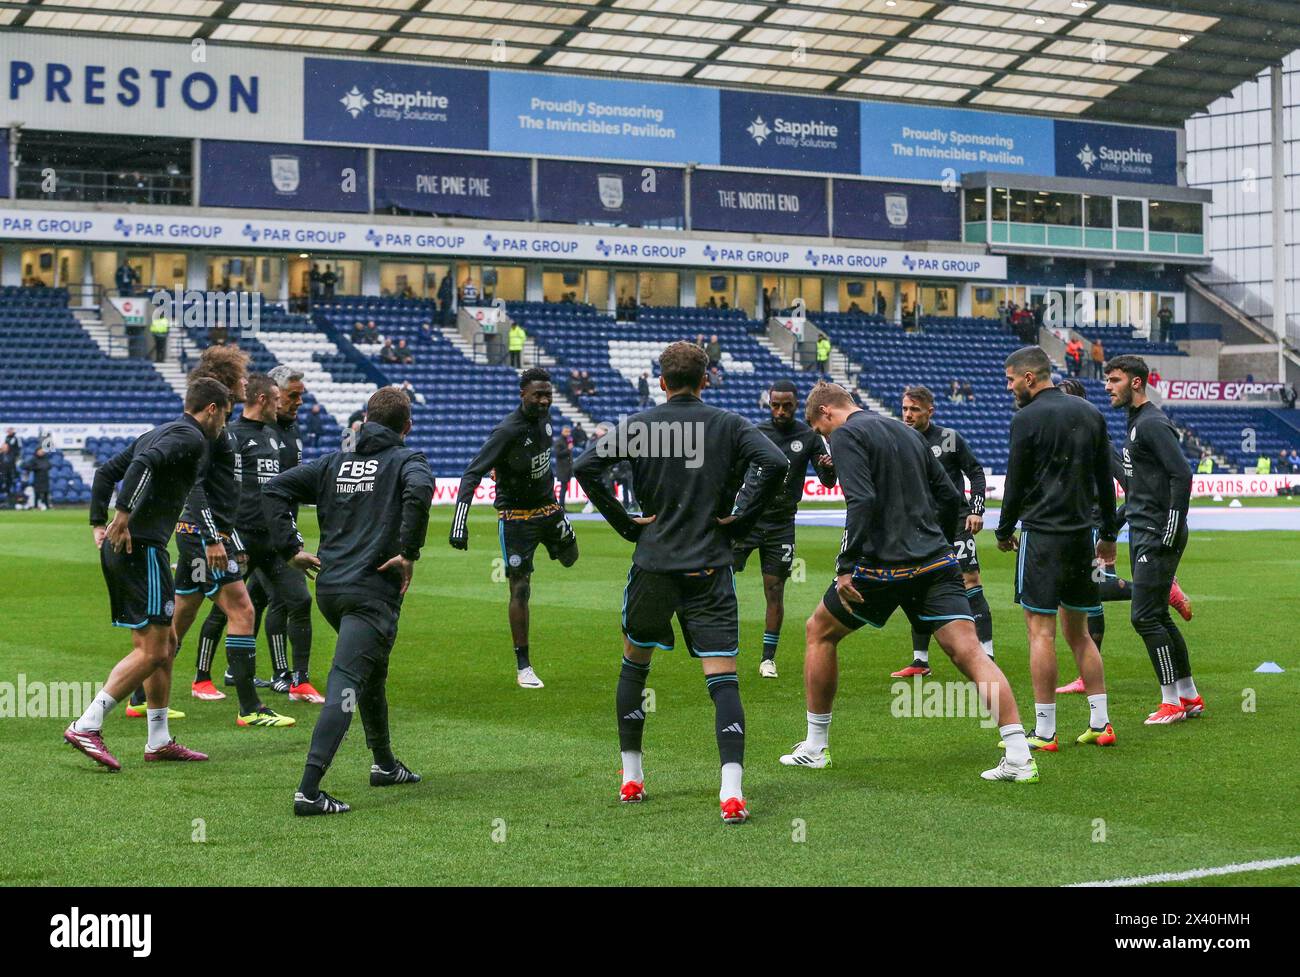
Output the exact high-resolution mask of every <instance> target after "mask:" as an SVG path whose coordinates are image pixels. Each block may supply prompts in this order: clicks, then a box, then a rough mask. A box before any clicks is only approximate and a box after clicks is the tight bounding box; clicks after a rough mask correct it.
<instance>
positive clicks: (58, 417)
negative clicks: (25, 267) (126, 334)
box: [0, 287, 181, 424]
mask: <svg viewBox="0 0 1300 977" xmlns="http://www.w3.org/2000/svg"><path fill="white" fill-rule="evenodd" d="M180 412H181V401H180V398H179V397H178V396H177V395H176V393H175V392H174V391H173V390H172V389H171V388H170V387H169V386H167V384H166V383H165V382H164V381H163V379H162V378H161V377H160V376H159V375H158V374H157V372H156V371H155V370H154V368H153V367H152V366H151V365H150V364H149V363H147V362H145V361H143V360H117V359H109V358H108V356H107V355H106V354H105V353H104V351H103V350H101V349H100V348H99V346H97V345H96V344H95V341H94V340H92V339H91V338H90V336H89V335H87V333H86V332H85V330H84V329H82V328H81V325H80V323H78V322H77V320H76V317H74V316H73V314H72V313H71V312H70V311H69V310H68V294H67V292H66V291H64V290H63V289H49V288H14V287H6V288H4V289H0V417H3V418H4V419H5V421H6V422H33V423H35V422H39V423H47V424H59V423H76V422H84V421H107V420H113V421H120V422H135V423H147V424H157V423H159V422H161V421H164V420H167V419H168V418H171V417H175V416H176V415H178V414H179V413H180Z"/></svg>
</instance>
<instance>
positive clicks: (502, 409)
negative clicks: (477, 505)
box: [316, 298, 568, 477]
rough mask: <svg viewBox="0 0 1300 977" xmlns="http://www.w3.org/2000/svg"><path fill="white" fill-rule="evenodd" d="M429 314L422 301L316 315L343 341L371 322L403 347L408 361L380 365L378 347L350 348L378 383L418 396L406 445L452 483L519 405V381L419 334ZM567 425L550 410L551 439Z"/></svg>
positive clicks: (361, 303)
mask: <svg viewBox="0 0 1300 977" xmlns="http://www.w3.org/2000/svg"><path fill="white" fill-rule="evenodd" d="M433 310H434V306H433V303H432V302H428V301H425V300H422V299H396V298H383V299H351V300H348V301H346V302H339V303H336V304H335V305H333V306H328V307H325V308H323V309H318V310H317V313H316V315H317V317H318V318H319V319H323V320H324V321H325V322H326V323H327V324H328V325H329V326H330V327H332V328H333V329H334V330H337V332H338V333H339V335H341V336H345V337H346V336H348V335H349V333H350V332H351V329H352V324H353V323H354V322H356V321H358V320H360V321H362V322H367V321H369V320H371V319H373V320H374V321H375V326H376V327H377V328H378V330H379V333H380V336H382V337H383V338H385V339H392V340H393V343H394V345H396V343H397V341H398V340H399V339H405V340H406V341H407V345H408V346H409V347H411V354H412V356H413V357H414V359H415V362H414V363H407V364H394V363H381V362H380V361H379V355H378V353H379V346H378V345H377V344H372V343H367V344H362V345H359V346H356V347H354V349H355V350H356V355H361V356H364V357H366V358H367V360H368V361H369V363H370V364H371V366H372V367H373V368H374V369H376V370H378V371H379V373H380V374H381V375H382V376H383V378H384V380H385V382H387V383H401V382H402V381H404V380H409V381H410V383H411V386H412V387H414V388H415V392H416V394H417V395H418V396H417V397H416V399H415V402H414V403H412V405H411V413H412V416H411V434H410V437H408V438H407V443H408V444H409V445H411V446H412V447H414V448H419V449H420V450H421V451H423V452H424V453H425V456H426V457H427V458H428V459H429V464H430V466H431V467H432V468H433V472H434V474H435V475H439V476H445V477H455V476H457V475H460V474H461V472H463V471H464V469H465V466H466V465H468V464H469V462H470V460H471V459H472V458H473V457H474V455H475V454H476V453H477V452H478V449H479V448H480V447H481V446H482V445H483V442H484V441H486V440H487V437H488V435H489V434H490V433H491V432H492V428H493V427H495V426H496V423H497V422H498V421H499V420H501V418H502V417H504V416H505V415H506V414H508V413H510V411H512V410H514V409H515V408H516V407H518V406H519V377H518V373H517V371H515V370H513V369H511V368H510V367H509V366H504V365H503V366H488V365H485V364H482V363H475V362H474V361H473V360H471V359H469V358H468V357H466V356H465V355H464V354H463V353H461V352H460V350H458V349H457V348H456V347H455V346H453V345H452V344H451V343H450V342H449V341H448V340H447V339H446V337H444V336H443V335H442V334H441V333H440V332H437V331H436V330H433V331H430V332H422V330H421V329H420V326H421V325H423V324H425V323H432V322H433V321H435V319H434V311H433ZM349 355H352V354H349ZM349 362H352V360H351V359H349ZM421 397H423V398H424V400H425V402H424V403H423V404H421V403H420V402H419V400H420V398H421ZM566 423H568V421H567V420H566V419H565V418H564V417H563V415H562V414H561V413H560V412H559V411H558V410H555V409H552V411H551V425H552V427H553V429H554V431H555V433H556V434H559V431H560V428H561V427H562V426H563V425H564V424H566Z"/></svg>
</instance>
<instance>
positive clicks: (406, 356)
mask: <svg viewBox="0 0 1300 977" xmlns="http://www.w3.org/2000/svg"><path fill="white" fill-rule="evenodd" d="M397 359H398V360H399V361H400V362H402V363H407V364H410V363H414V362H415V353H414V352H413V351H412V350H411V347H410V346H408V345H407V344H406V340H405V339H399V340H398V341H397Z"/></svg>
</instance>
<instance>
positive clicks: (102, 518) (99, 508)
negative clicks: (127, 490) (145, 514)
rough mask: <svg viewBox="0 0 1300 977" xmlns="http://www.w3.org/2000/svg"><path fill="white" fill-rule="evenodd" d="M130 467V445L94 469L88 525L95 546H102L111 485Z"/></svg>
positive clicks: (118, 480)
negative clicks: (92, 534) (92, 533)
mask: <svg viewBox="0 0 1300 977" xmlns="http://www.w3.org/2000/svg"><path fill="white" fill-rule="evenodd" d="M129 467H131V446H130V445H127V447H125V448H124V449H122V450H121V451H119V452H118V453H117V454H115V455H114V456H113V457H112V458H110V459H109V460H108V461H106V462H104V464H102V465H100V466H99V467H98V468H96V469H95V477H94V479H93V480H92V482H91V486H90V525H91V526H92V527H93V531H94V538H95V546H96V547H99V546H102V545H103V543H104V536H105V534H106V530H105V527H106V526H107V525H108V501H109V499H111V498H112V497H113V487H114V486H115V485H117V483H118V482H120V481H121V480H122V476H123V475H125V474H126V470H127V469H128V468H129Z"/></svg>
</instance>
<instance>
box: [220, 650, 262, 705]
mask: <svg viewBox="0 0 1300 977" xmlns="http://www.w3.org/2000/svg"><path fill="white" fill-rule="evenodd" d="M254 642H255V639H254V638H253V636H252V635H251V634H242V635H241V634H228V635H226V661H227V662H229V668H230V675H231V677H232V678H233V679H234V680H235V692H236V693H237V694H238V695H239V712H240V714H241V715H245V716H246V715H248V714H249V713H250V712H256V711H257V707H258V706H260V705H261V704H262V702H261V700H260V699H259V698H258V696H257V689H255V688H254V687H253V674H254V663H253V656H254V650H253V649H254Z"/></svg>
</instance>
